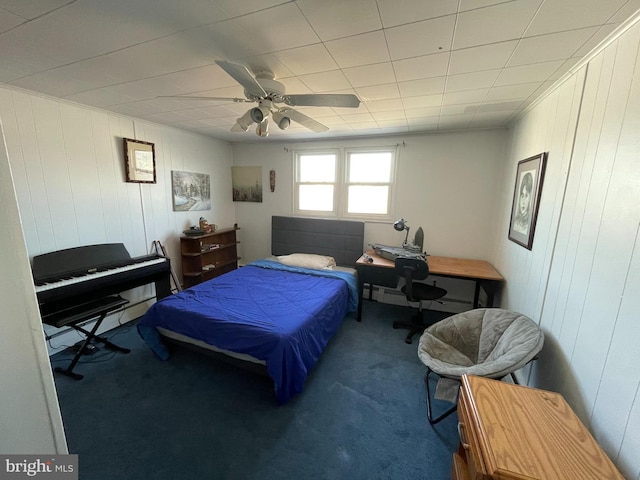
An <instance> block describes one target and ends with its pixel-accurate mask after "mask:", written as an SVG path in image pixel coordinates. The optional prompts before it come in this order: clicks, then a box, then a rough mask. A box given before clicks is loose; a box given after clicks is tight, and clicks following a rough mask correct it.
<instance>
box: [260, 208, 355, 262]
mask: <svg viewBox="0 0 640 480" xmlns="http://www.w3.org/2000/svg"><path fill="white" fill-rule="evenodd" d="M363 248H364V223H363V222H354V221H349V220H329V219H317V218H299V217H278V216H273V217H272V218H271V254H272V255H289V254H291V253H317V254H318V255H328V256H330V257H333V258H335V260H336V264H337V265H340V266H343V267H352V268H353V267H355V264H356V260H358V258H360V257H361V256H362V252H363V251H364V250H363Z"/></svg>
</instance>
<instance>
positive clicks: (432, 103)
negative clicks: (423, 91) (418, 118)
mask: <svg viewBox="0 0 640 480" xmlns="http://www.w3.org/2000/svg"><path fill="white" fill-rule="evenodd" d="M442 97H443V95H423V96H421V97H411V98H403V99H402V104H403V105H404V109H405V110H406V112H407V118H408V117H409V115H410V113H409V111H410V110H415V109H420V108H430V107H438V109H439V108H440V105H442Z"/></svg>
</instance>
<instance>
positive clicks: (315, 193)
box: [298, 185, 333, 212]
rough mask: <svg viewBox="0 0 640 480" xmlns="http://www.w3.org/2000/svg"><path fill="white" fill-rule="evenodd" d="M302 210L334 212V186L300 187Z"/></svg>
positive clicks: (300, 205) (300, 206)
mask: <svg viewBox="0 0 640 480" xmlns="http://www.w3.org/2000/svg"><path fill="white" fill-rule="evenodd" d="M299 192H300V198H299V202H298V203H299V209H300V210H314V211H316V212H320V211H322V212H332V211H333V185H300V190H299Z"/></svg>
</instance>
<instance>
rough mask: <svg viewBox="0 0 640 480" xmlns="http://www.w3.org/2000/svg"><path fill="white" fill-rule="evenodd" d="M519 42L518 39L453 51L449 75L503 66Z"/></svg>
mask: <svg viewBox="0 0 640 480" xmlns="http://www.w3.org/2000/svg"><path fill="white" fill-rule="evenodd" d="M517 44H518V42H517V41H516V40H512V41H509V42H501V43H495V44H493V45H483V46H481V47H473V48H466V49H464V50H456V51H454V52H451V61H450V63H449V75H456V74H459V73H469V72H479V71H483V70H493V69H496V68H502V67H504V66H505V64H506V63H507V61H508V60H509V57H511V54H512V53H513V51H514V49H515V48H516V45H517Z"/></svg>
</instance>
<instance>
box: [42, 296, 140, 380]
mask: <svg viewBox="0 0 640 480" xmlns="http://www.w3.org/2000/svg"><path fill="white" fill-rule="evenodd" d="M127 303H129V300H125V299H124V298H122V297H121V296H119V295H112V296H109V297H104V298H100V299H98V300H94V301H92V302H89V303H85V304H81V305H78V306H76V307H72V308H69V309H67V310H62V311H59V312H56V313H55V314H53V315H49V316H47V317H43V318H42V321H43V322H45V323H47V324H48V325H52V326H54V327H56V328H60V327H66V326H69V327H71V328H73V329H75V330H78V331H79V332H81V333H83V334H85V335H86V338H85V339H84V342H82V345H81V346H80V348H79V349H78V351H77V352H76V355H75V356H74V357H73V360H71V363H70V364H69V366H68V367H67V368H61V367H56V368H55V369H54V370H55V371H56V372H58V373H62V374H64V375H67V376H69V377H71V378H73V379H75V380H82V378H83V376H82V375H80V374H79V373H74V372H73V368H74V367H75V366H76V364H77V363H78V361H79V360H80V357H81V356H82V355H83V353H84V352H85V351H86V350H85V349H86V347H87V345H89V342H90V341H91V340H93V339H95V340H96V341H98V342H101V343H103V344H104V346H105V347H106V348H108V349H109V350H115V351H118V352H122V353H129V352H130V351H131V350H129V349H128V348H123V347H119V346H118V345H115V344H113V343H111V342H110V341H109V340H107V339H106V338H102V337H100V336H98V335H96V332H97V331H98V328H99V327H100V324H101V323H102V321H103V320H104V319H105V317H106V316H107V314H108V313H109V312H112V311H114V310H117V309H118V308H120V307H122V306H123V305H126V304H127ZM96 317H98V320H97V321H96V323H95V324H94V325H93V328H92V329H91V331H87V330H85V329H84V328H82V327H81V326H80V325H78V324H79V323H81V322H84V321H86V320H91V319H92V318H96Z"/></svg>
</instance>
